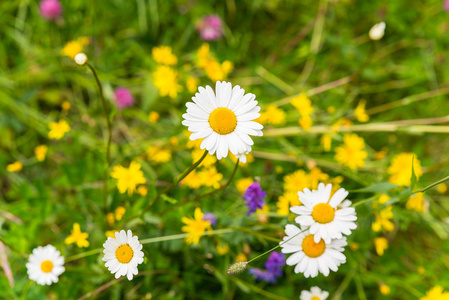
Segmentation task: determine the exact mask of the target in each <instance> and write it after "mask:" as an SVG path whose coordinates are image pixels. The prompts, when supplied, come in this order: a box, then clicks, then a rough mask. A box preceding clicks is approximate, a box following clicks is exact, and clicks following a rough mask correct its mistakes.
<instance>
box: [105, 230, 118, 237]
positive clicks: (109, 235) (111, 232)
mask: <svg viewBox="0 0 449 300" xmlns="http://www.w3.org/2000/svg"><path fill="white" fill-rule="evenodd" d="M116 232H118V230H115V229H113V230H108V231H106V233H105V234H106V237H110V238H113V239H115V233H116Z"/></svg>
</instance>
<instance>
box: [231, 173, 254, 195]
mask: <svg viewBox="0 0 449 300" xmlns="http://www.w3.org/2000/svg"><path fill="white" fill-rule="evenodd" d="M253 182H254V180H253V179H252V178H250V177H247V178H242V179H239V180H237V181H236V183H235V185H236V187H237V191H239V193H240V194H244V193H245V191H246V189H247V188H248V187H249V186H250V185H251V183H253Z"/></svg>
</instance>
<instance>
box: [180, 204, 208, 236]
mask: <svg viewBox="0 0 449 300" xmlns="http://www.w3.org/2000/svg"><path fill="white" fill-rule="evenodd" d="M181 221H182V222H183V223H184V224H186V226H183V227H182V228H181V230H182V231H183V232H186V233H188V236H187V237H186V243H187V244H189V245H190V244H198V242H199V241H200V238H201V236H202V235H203V234H204V232H205V231H206V229H207V230H212V228H211V226H210V222H209V221H204V220H203V212H202V211H201V209H200V208H199V207H197V208H196V209H195V213H194V218H193V219H192V218H187V217H182V219H181Z"/></svg>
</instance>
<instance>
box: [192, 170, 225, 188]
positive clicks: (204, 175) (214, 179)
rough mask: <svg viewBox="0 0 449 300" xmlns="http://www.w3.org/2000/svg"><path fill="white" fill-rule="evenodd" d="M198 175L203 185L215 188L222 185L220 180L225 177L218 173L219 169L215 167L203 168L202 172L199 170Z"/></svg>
mask: <svg viewBox="0 0 449 300" xmlns="http://www.w3.org/2000/svg"><path fill="white" fill-rule="evenodd" d="M198 177H199V178H200V180H201V182H202V184H203V185H205V186H210V187H213V188H215V189H218V188H219V187H220V180H222V179H223V175H222V174H220V173H217V169H216V168H215V167H210V168H207V169H203V170H201V171H200V172H198Z"/></svg>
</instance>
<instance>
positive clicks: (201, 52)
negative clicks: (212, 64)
mask: <svg viewBox="0 0 449 300" xmlns="http://www.w3.org/2000/svg"><path fill="white" fill-rule="evenodd" d="M196 55H197V58H198V62H197V66H198V67H200V68H203V67H204V64H205V63H206V62H205V61H207V60H210V59H211V58H212V54H211V53H210V46H209V44H208V43H203V44H202V45H201V47H200V48H199V49H198V51H197V52H196Z"/></svg>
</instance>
